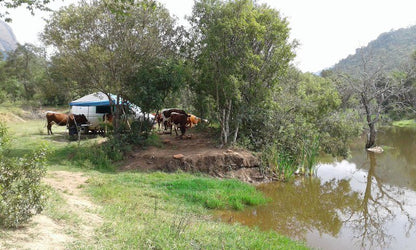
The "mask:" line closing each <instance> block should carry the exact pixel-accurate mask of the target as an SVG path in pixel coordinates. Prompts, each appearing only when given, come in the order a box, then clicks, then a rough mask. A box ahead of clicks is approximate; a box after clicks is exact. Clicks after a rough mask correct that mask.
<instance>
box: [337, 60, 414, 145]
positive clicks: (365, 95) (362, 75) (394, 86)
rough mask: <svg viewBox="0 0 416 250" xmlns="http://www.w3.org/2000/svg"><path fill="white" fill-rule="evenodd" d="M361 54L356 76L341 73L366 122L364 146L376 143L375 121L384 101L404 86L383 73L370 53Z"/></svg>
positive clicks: (383, 108) (396, 93)
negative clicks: (366, 130)
mask: <svg viewBox="0 0 416 250" xmlns="http://www.w3.org/2000/svg"><path fill="white" fill-rule="evenodd" d="M360 56H361V65H360V72H359V76H358V77H351V76H348V75H342V78H343V79H344V80H345V83H346V85H345V86H346V88H347V91H345V92H348V93H351V94H349V96H350V97H356V98H358V99H359V100H360V103H361V106H362V110H363V114H364V117H365V121H366V124H367V126H368V133H367V140H366V144H365V148H371V147H373V146H375V145H376V138H377V127H376V125H377V123H378V122H379V121H380V118H381V115H382V114H383V113H384V111H385V103H386V102H387V101H388V100H392V98H395V97H398V96H399V95H400V94H401V93H403V92H404V91H406V90H405V88H403V85H402V84H401V80H400V79H395V78H393V77H390V76H388V75H386V74H385V72H384V71H383V67H382V66H380V65H378V66H377V65H374V61H373V57H372V53H371V52H368V53H363V54H361V55H360Z"/></svg>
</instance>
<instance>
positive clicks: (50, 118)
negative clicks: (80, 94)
mask: <svg viewBox="0 0 416 250" xmlns="http://www.w3.org/2000/svg"><path fill="white" fill-rule="evenodd" d="M46 122H47V128H48V135H53V133H52V125H53V124H56V125H58V126H68V127H70V126H73V125H80V124H87V123H88V120H87V118H86V117H85V115H83V114H81V115H73V114H69V115H67V114H62V113H54V112H47V113H46Z"/></svg>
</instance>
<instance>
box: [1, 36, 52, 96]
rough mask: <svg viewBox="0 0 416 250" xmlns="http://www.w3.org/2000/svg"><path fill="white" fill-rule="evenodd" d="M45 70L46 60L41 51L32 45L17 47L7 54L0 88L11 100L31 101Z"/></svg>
mask: <svg viewBox="0 0 416 250" xmlns="http://www.w3.org/2000/svg"><path fill="white" fill-rule="evenodd" d="M45 70H46V59H45V53H44V50H43V49H41V48H39V47H36V46H34V45H32V44H24V45H18V46H17V48H16V49H15V50H14V51H12V52H10V53H9V54H8V57H7V59H6V61H5V64H4V66H3V72H4V76H3V77H2V78H3V79H0V81H1V82H2V84H1V86H0V88H2V89H3V90H4V91H5V92H6V93H8V94H9V95H10V96H11V97H12V98H13V99H18V98H23V99H25V100H32V99H33V98H34V97H35V94H36V93H37V85H38V83H39V82H40V81H41V79H42V77H43V75H44V74H45Z"/></svg>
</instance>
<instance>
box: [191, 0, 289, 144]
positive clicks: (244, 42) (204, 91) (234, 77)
mask: <svg viewBox="0 0 416 250" xmlns="http://www.w3.org/2000/svg"><path fill="white" fill-rule="evenodd" d="M190 22H191V25H192V31H191V34H192V39H191V41H190V46H191V51H190V53H189V54H190V56H191V57H192V58H193V59H194V61H195V68H196V72H197V77H198V80H197V81H196V82H195V84H194V86H193V89H194V90H195V91H196V92H197V94H199V95H200V96H208V98H207V99H199V100H201V101H209V99H211V100H213V101H214V104H215V105H214V110H215V117H214V118H215V119H216V120H217V121H219V123H220V127H221V142H222V144H223V145H225V144H228V143H230V142H231V143H235V142H236V140H237V138H238V135H239V131H240V129H241V128H242V129H243V130H244V126H245V125H247V126H251V125H252V124H251V121H252V120H253V119H252V118H251V117H248V116H247V114H248V113H249V112H247V111H248V109H255V108H260V109H265V108H266V107H267V105H268V101H269V100H270V98H271V93H272V91H273V88H274V87H275V85H276V83H277V82H278V79H279V77H280V76H281V75H282V74H283V73H284V72H285V70H286V69H287V67H288V65H289V62H290V61H291V60H292V59H293V57H294V53H293V51H292V50H293V48H294V45H295V44H294V43H290V42H289V28H288V23H287V21H286V19H284V18H282V17H281V15H280V13H279V12H278V11H276V10H273V9H271V8H269V7H268V6H266V5H258V4H256V3H254V2H253V1H250V0H241V1H220V0H218V1H209V0H201V1H196V2H195V6H194V9H193V14H192V17H191V18H190ZM196 106H197V107H198V106H199V107H202V106H204V105H201V104H199V105H196ZM243 113H244V116H243ZM252 113H254V112H252ZM256 118H257V117H256ZM230 137H232V138H231V139H230Z"/></svg>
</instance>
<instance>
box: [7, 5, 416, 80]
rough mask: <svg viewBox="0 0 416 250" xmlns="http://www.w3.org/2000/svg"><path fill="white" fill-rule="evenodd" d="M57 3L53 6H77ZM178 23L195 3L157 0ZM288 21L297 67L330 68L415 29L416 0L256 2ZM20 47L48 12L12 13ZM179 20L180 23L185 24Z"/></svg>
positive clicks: (34, 39)
mask: <svg viewBox="0 0 416 250" xmlns="http://www.w3.org/2000/svg"><path fill="white" fill-rule="evenodd" d="M76 1H77V0H69V1H68V0H65V1H61V0H57V1H55V2H53V4H52V8H53V9H57V8H59V7H60V6H62V5H66V4H69V3H73V2H76ZM159 2H161V3H163V4H164V5H165V6H166V7H167V8H168V9H169V10H170V12H171V13H172V14H174V15H175V16H177V17H178V18H179V19H183V17H184V16H185V15H190V14H191V11H192V5H193V0H174V1H173V0H159ZM257 2H259V3H267V4H268V5H269V6H271V7H273V8H275V9H277V10H279V11H280V13H281V15H282V16H283V17H286V18H287V19H288V21H289V26H290V28H291V39H296V40H298V41H299V42H300V46H299V48H298V49H297V50H296V54H297V57H296V59H295V61H294V63H295V65H296V66H297V67H298V68H299V69H301V70H302V71H304V72H307V71H308V72H317V71H320V70H322V69H324V68H328V67H331V66H332V65H334V64H335V63H337V62H338V61H339V60H341V59H343V58H345V57H347V56H348V55H350V54H354V53H355V49H356V48H359V47H362V46H365V45H367V44H368V43H369V42H370V41H372V40H374V39H376V38H377V37H378V35H380V34H381V33H383V32H388V31H390V30H393V29H399V28H405V27H408V26H411V25H416V14H415V13H416V12H415V10H416V1H415V0H394V1H393V0H313V1H311V0H258V1H257ZM11 13H12V15H11V17H12V18H13V19H14V21H13V23H11V24H10V26H11V27H12V29H13V31H14V33H15V35H16V37H17V40H18V42H19V43H33V44H35V45H40V42H39V40H38V34H39V33H40V32H41V31H42V29H43V26H44V21H43V20H42V18H47V17H48V15H49V14H47V13H40V12H38V13H36V15H35V16H34V17H33V16H31V15H30V13H29V12H28V11H26V10H25V9H24V8H21V9H18V10H13V11H11ZM181 22H184V21H183V20H182V21H181Z"/></svg>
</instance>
